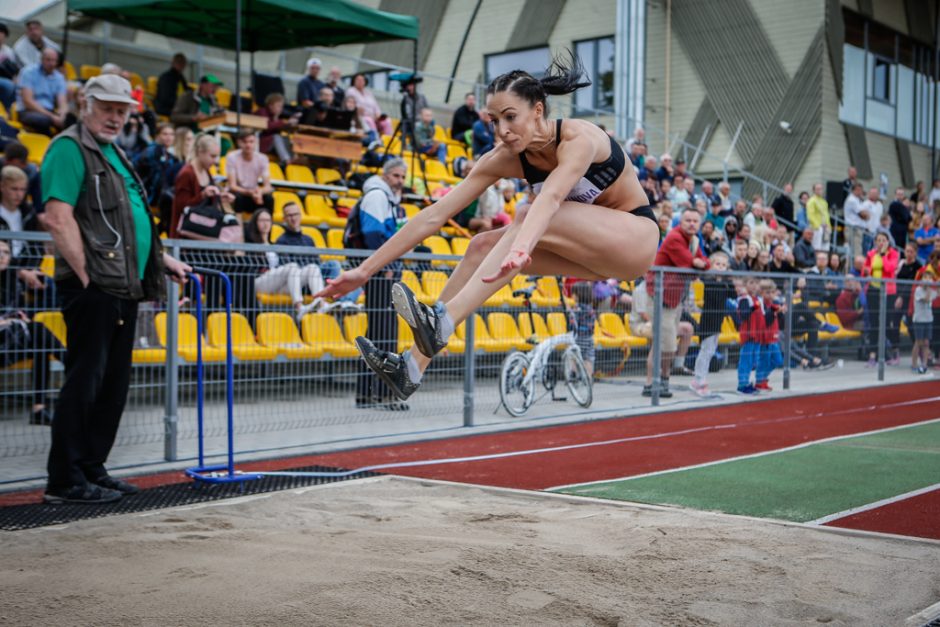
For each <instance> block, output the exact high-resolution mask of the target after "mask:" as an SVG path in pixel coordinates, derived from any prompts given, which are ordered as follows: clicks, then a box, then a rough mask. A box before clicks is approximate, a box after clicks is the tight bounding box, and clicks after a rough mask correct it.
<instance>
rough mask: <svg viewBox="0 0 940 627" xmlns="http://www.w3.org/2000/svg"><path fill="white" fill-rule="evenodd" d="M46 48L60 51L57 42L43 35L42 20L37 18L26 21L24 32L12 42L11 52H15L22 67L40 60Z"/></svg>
mask: <svg viewBox="0 0 940 627" xmlns="http://www.w3.org/2000/svg"><path fill="white" fill-rule="evenodd" d="M46 48H52V49H53V50H55V51H56V52H60V53H61V52H62V49H61V48H59V46H58V44H56V43H55V42H54V41H52V40H51V39H49V38H48V37H46V36H45V35H43V32H42V22H40V21H39V20H30V21H28V22H26V33H25V34H24V35H23V36H22V37H20V38H19V39H17V40H16V43H15V44H13V52H15V53H16V58H17V59H18V60H19V62H20V65H22V66H23V67H26V66H27V65H35V64H37V63H39V62H40V61H42V51H43V50H45V49H46Z"/></svg>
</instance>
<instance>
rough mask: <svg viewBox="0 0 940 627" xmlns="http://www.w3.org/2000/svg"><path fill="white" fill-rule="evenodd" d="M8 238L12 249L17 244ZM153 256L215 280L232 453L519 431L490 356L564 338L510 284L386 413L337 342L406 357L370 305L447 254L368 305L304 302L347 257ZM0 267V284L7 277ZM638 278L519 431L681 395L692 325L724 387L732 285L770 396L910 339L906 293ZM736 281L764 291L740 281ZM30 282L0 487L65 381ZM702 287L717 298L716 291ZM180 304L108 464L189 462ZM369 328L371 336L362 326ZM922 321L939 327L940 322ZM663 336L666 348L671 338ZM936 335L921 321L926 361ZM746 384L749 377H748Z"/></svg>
mask: <svg viewBox="0 0 940 627" xmlns="http://www.w3.org/2000/svg"><path fill="white" fill-rule="evenodd" d="M11 236H12V234H10V233H9V232H4V233H0V240H7V241H10V238H11ZM15 237H16V238H18V239H19V238H22V239H21V241H22V242H23V246H29V247H32V253H31V254H32V255H33V258H34V259H36V258H42V255H43V254H44V253H49V252H50V250H49V248H48V247H49V246H50V245H51V243H50V242H49V241H48V237H47V236H46V235H45V234H18V235H16V236H15ZM327 237H328V238H329V237H332V236H331V235H329V234H327ZM11 243H13V245H14V246H15V247H17V248H18V246H19V245H18V244H17V243H16V242H11ZM167 246H168V250H169V251H170V252H171V253H172V254H174V255H176V256H178V257H180V258H182V259H184V260H186V261H188V262H190V263H193V264H195V265H197V266H202V267H210V268H214V269H217V270H221V271H223V272H225V273H227V274H228V275H229V276H230V277H231V280H232V284H233V301H234V302H233V311H234V312H235V313H234V320H233V332H232V336H233V344H234V354H235V370H234V373H235V386H234V390H235V416H234V419H235V429H236V436H235V444H236V449H237V451H238V452H240V453H242V454H244V453H247V452H255V453H260V452H262V451H271V452H272V454H275V453H277V452H280V453H285V452H287V451H289V450H290V449H291V448H294V447H303V446H311V445H322V444H325V443H338V442H342V443H345V445H352V443H353V442H355V441H356V440H363V441H367V440H369V439H372V438H378V437H381V436H388V435H396V436H402V435H406V434H412V435H414V437H419V435H420V434H427V433H431V432H437V433H440V432H444V431H447V430H452V429H458V428H461V427H466V426H482V425H498V424H501V423H507V422H511V421H518V420H519V419H517V418H512V417H511V416H509V415H508V413H507V412H506V411H505V410H503V409H500V408H499V403H500V394H499V373H500V368H501V364H502V363H503V360H504V359H505V358H506V356H507V355H508V354H510V353H511V352H512V351H516V350H522V351H527V350H530V349H531V347H532V341H538V340H539V339H544V337H546V336H548V335H555V334H559V333H562V332H564V331H566V330H567V329H568V328H569V327H568V324H569V317H568V314H567V313H566V307H564V306H563V305H562V301H561V291H560V290H561V289H562V287H561V286H560V285H559V283H558V281H557V279H556V278H555V277H542V278H534V277H533V278H531V280H530V279H527V278H525V277H517V279H515V280H514V282H513V284H512V285H511V286H507V287H505V288H503V289H502V290H500V291H499V292H498V293H497V294H496V295H494V296H493V297H492V298H491V299H490V300H489V301H487V303H486V304H485V305H484V306H483V307H482V308H481V309H480V310H479V311H478V314H477V316H475V317H474V318H473V319H470V320H468V321H467V322H466V323H464V324H463V325H461V327H460V328H458V330H457V333H456V334H455V337H454V338H452V340H451V342H450V344H449V346H448V348H447V350H446V351H445V353H444V354H443V355H441V356H440V357H439V358H437V359H435V360H434V362H433V364H432V366H431V367H430V369H429V370H428V372H427V373H426V375H425V378H424V381H423V383H422V387H421V389H420V390H419V391H418V392H417V393H416V394H415V395H414V396H413V397H412V398H411V399H409V400H408V401H407V402H406V403H395V402H392V399H390V398H388V397H387V396H384V393H383V392H382V391H381V389H380V388H379V387H374V388H371V389H370V387H369V386H370V385H373V383H370V381H372V379H373V377H372V376H371V375H369V374H368V373H367V372H366V371H365V370H364V366H363V365H362V362H361V361H360V360H359V358H358V354H357V352H356V350H355V348H354V347H353V345H352V343H351V342H352V340H353V339H354V338H355V337H356V336H357V335H362V334H366V335H368V336H369V337H371V338H373V339H376V338H382V337H384V338H385V339H386V340H387V341H388V342H387V346H388V347H389V348H390V349H391V350H403V349H405V348H407V347H409V346H410V345H411V343H412V339H411V335H410V330H409V329H408V328H407V326H406V325H405V324H404V323H403V322H401V321H398V322H399V323H398V324H397V325H396V324H395V316H394V314H392V313H390V311H391V310H390V309H389V307H388V302H384V303H383V300H384V299H386V298H387V294H388V291H389V288H390V285H391V283H392V282H393V281H394V280H398V279H400V280H403V281H404V282H406V283H407V284H408V285H409V286H410V287H412V289H413V290H414V291H415V292H416V293H417V294H418V296H419V298H421V299H423V300H424V301H425V302H428V303H433V302H434V301H435V300H436V298H437V296H438V295H439V294H440V291H441V289H442V288H443V286H444V283H445V282H446V281H447V280H448V277H449V276H450V274H451V273H452V271H453V269H454V267H455V266H456V264H457V262H458V261H459V259H460V258H459V257H455V256H444V255H440V254H428V253H414V254H411V255H409V256H407V257H406V258H405V259H404V260H403V262H402V264H401V265H400V266H396V267H395V268H394V269H392V270H391V271H390V273H388V276H386V275H385V274H384V273H383V275H382V276H378V277H376V278H374V279H373V280H372V281H370V283H368V284H367V286H366V289H367V290H371V291H372V292H371V295H370V297H369V299H368V301H367V300H366V295H365V294H353V295H352V296H351V297H350V298H348V299H346V300H343V301H340V302H338V303H314V302H312V301H311V298H310V294H311V292H312V290H315V289H317V285H319V283H318V281H320V280H321V277H322V276H330V275H331V273H335V272H339V271H341V270H342V269H345V268H348V267H350V265H351V264H354V263H355V262H356V254H355V253H354V252H352V251H348V250H337V249H335V248H316V249H312V248H296V247H283V246H257V245H234V244H221V243H215V242H191V241H168V242H167ZM20 250H22V249H20ZM271 253H276V254H277V256H278V261H279V263H280V265H281V266H285V265H287V264H290V266H289V269H288V270H286V271H282V274H283V275H284V276H282V277H280V278H279V279H277V277H273V275H272V276H269V278H268V279H261V280H259V277H264V276H265V275H266V274H268V273H267V272H264V273H263V271H264V269H266V268H268V267H269V265H270V258H269V257H270V254H271ZM37 256H38V257H37ZM23 259H24V258H23V254H22V252H21V254H20V256H19V257H14V259H13V265H14V267H15V266H16V264H17V263H20V264H21V265H22V261H23ZM46 263H48V262H46ZM27 265H28V264H27ZM0 266H2V257H0ZM311 267H312V268H314V269H316V270H310V268H311ZM0 269H2V268H0ZM47 269H48V268H47ZM3 271H4V272H5V273H6V274H4V277H5V279H4V280H8V279H9V277H10V276H11V275H10V272H15V270H3ZM269 272H270V271H269ZM652 276H653V277H654V278H653V279H652V280H651V283H650V285H652V286H653V287H652V289H648V286H647V284H646V283H641V282H640V280H638V281H637V282H629V283H628V282H616V281H611V282H608V283H606V284H599V285H596V286H594V288H593V289H594V291H593V292H592V295H591V296H590V298H588V299H587V300H589V301H590V303H591V305H592V307H593V309H594V312H595V315H596V319H597V325H596V328H595V331H594V346H595V350H594V352H595V354H594V355H593V356H590V357H593V366H594V371H595V384H594V404H593V405H592V407H590V408H589V409H581V408H579V407H577V406H576V405H575V404H574V403H573V402H553V401H552V400H551V396H552V395H551V394H548V391H547V390H545V392H544V397H543V398H542V399H540V400H539V402H537V403H536V404H535V405H534V406H533V407H532V409H531V410H530V412H529V414H528V415H527V416H526V418H527V419H528V418H531V419H549V418H554V419H568V420H579V419H589V418H595V417H602V416H610V415H617V414H622V413H624V412H627V411H635V410H637V409H639V408H642V407H648V406H650V405H659V404H661V403H666V402H677V401H679V400H681V401H682V402H688V401H690V400H692V399H695V398H696V395H695V393H694V392H693V391H691V390H690V389H689V385H690V383H692V382H693V381H694V380H695V379H694V378H692V377H691V372H692V371H694V370H695V361H696V357H697V355H698V353H699V352H700V351H701V350H702V348H703V345H704V344H705V339H706V338H705V336H706V335H707V334H708V331H709V329H708V328H706V327H707V326H708V325H709V324H711V326H712V327H713V328H712V329H711V330H714V320H715V319H717V320H718V323H717V324H718V327H717V328H718V339H717V342H714V340H713V341H712V342H714V343H716V344H717V346H716V348H717V351H716V356H715V357H713V358H712V359H711V360H708V361H707V362H706V363H705V365H706V368H705V372H708V375H707V377H708V379H707V380H708V381H709V382H710V383H711V385H712V388H713V389H718V390H719V391H720V392H722V393H732V394H733V393H735V391H736V387H737V385H736V383H737V375H736V371H737V369H738V364H739V362H740V360H741V359H742V349H743V347H744V346H745V344H744V343H743V342H742V338H741V335H740V331H741V330H742V329H743V328H745V327H746V325H747V322H746V320H747V315H753V314H748V312H743V311H742V310H741V308H740V307H739V306H738V299H739V297H740V296H742V295H743V292H744V291H745V290H748V289H751V291H752V294H753V296H754V297H755V298H756V297H760V298H762V299H763V300H765V301H766V307H767V308H768V309H769V308H773V309H774V310H775V314H774V316H773V317H774V319H775V320H776V321H777V324H778V325H779V338H775V337H771V338H769V339H768V340H766V341H765V342H764V343H765V344H775V345H776V346H778V347H779V351H780V355H781V356H782V357H783V360H782V363H781V364H778V366H779V367H778V368H777V369H776V370H775V371H774V373H773V375H771V377H770V382H771V384H772V385H773V386H774V387H779V386H781V385H782V387H783V388H792V387H793V379H792V378H791V373H792V371H793V370H794V369H803V368H807V369H813V370H818V375H817V374H816V373H814V375H813V378H814V380H816V381H819V380H825V378H826V377H829V376H835V375H832V374H830V373H831V372H842V371H840V370H839V369H838V368H834V367H833V366H834V365H835V364H842V365H846V367H849V366H851V367H857V368H858V369H859V371H858V372H859V375H858V376H861V377H870V380H871V381H872V382H875V381H876V380H881V379H883V378H884V377H885V372H886V369H887V368H890V367H895V368H899V369H900V368H904V369H906V368H907V367H908V363H909V362H908V359H909V356H910V348H911V343H912V337H913V332H912V328H913V325H912V324H911V322H910V316H909V314H908V307H909V303H910V291H911V289H912V288H913V284H912V283H910V282H904V281H893V280H892V281H888V280H884V279H872V278H858V277H852V276H842V275H838V276H820V275H817V274H812V273H807V274H774V273H727V274H725V275H723V276H722V277H721V281H716V279H717V278H718V275H717V274H715V273H712V272H710V273H704V274H703V273H699V272H695V271H690V270H678V269H674V268H654V270H653V271H652ZM752 278H757V279H763V280H765V281H770V283H765V284H763V285H762V284H760V283H757V284H751V283H750V282H749V279H752ZM274 279H277V280H274ZM702 279H704V281H703V280H702ZM44 284H45V286H46V287H45V288H44V289H41V290H37V289H25V290H24V291H23V293H21V294H20V295H19V296H18V300H17V301H15V302H5V303H4V308H5V310H6V311H7V313H8V315H10V314H13V312H16V311H22V312H23V316H22V317H21V318H22V319H23V320H24V323H25V322H26V321H27V320H28V321H31V322H33V323H35V324H33V325H32V326H31V327H30V328H31V329H32V330H33V332H34V333H35V332H36V331H35V328H36V327H42V328H44V329H48V330H49V331H50V332H51V334H52V335H53V336H54V337H55V338H58V340H59V342H54V341H53V340H48V338H46V340H44V341H45V342H46V343H33V344H29V345H26V346H25V347H20V348H16V349H7V350H6V351H5V352H3V351H2V350H0V358H2V362H0V363H2V364H4V367H3V368H2V370H0V378H2V387H0V469H3V475H5V476H2V477H0V482H2V483H9V482H12V481H18V480H23V479H27V478H38V477H39V476H41V474H42V469H43V467H44V455H45V452H46V451H47V449H48V445H49V429H48V427H46V426H43V425H41V424H31V421H30V418H31V417H32V416H33V413H32V409H33V407H34V405H36V404H39V403H45V404H46V405H47V406H48V407H50V408H54V403H55V397H56V391H57V390H58V388H59V387H60V386H61V383H62V379H63V376H64V369H63V367H62V361H61V360H62V355H63V350H62V345H64V344H65V343H66V342H67V333H81V329H68V331H67V332H66V329H65V325H64V320H63V318H62V315H61V313H60V312H59V311H58V309H57V306H56V305H55V297H54V294H52V292H53V291H54V289H55V287H54V283H53V282H52V281H51V280H49V279H47V280H45V283H44ZM201 285H202V287H203V290H204V296H203V318H204V322H205V325H206V329H207V332H206V336H205V338H204V340H205V344H204V346H205V348H204V358H205V359H204V362H205V377H204V383H205V426H206V431H205V433H206V436H207V439H206V451H207V453H208V454H217V453H220V452H222V451H223V450H224V447H225V443H226V440H225V432H226V403H225V368H224V354H225V351H224V350H222V349H221V348H220V347H223V346H224V345H225V325H224V313H223V312H224V303H223V301H222V299H221V294H222V291H221V290H220V287H219V285H220V284H219V283H218V280H217V279H215V278H213V277H211V276H205V277H203V280H202V282H201ZM526 285H534V286H535V287H536V289H535V290H534V292H533V293H532V297H531V299H528V302H527V299H526V297H525V296H524V295H523V294H522V293H521V292H519V291H518V290H520V289H522V288H524V287H525V286H526ZM298 289H299V290H300V291H299V292H298V291H297V290H298ZM292 290H293V293H292ZM676 290H679V291H680V292H681V294H678V292H677V291H676ZM715 290H719V291H721V294H723V295H724V296H720V295H719V296H716V295H715V294H716V293H717V292H715ZM755 290H756V291H755ZM895 290H897V293H895ZM383 294H385V295H386V296H383ZM716 298H717V300H716ZM584 299H585V297H584V295H582V300H584ZM295 301H296V302H295ZM367 304H368V305H369V307H366V305H367ZM194 305H195V304H194V302H193V292H192V289H191V287H190V288H187V287H183V288H179V287H178V286H176V285H175V284H171V285H170V288H169V297H168V299H167V301H166V302H165V303H141V306H140V314H139V319H138V327H137V340H136V343H135V349H134V360H133V372H132V377H131V387H130V392H129V396H128V403H127V408H126V411H125V413H124V417H123V419H122V423H121V428H120V431H119V433H118V438H117V443H116V446H115V449H114V452H113V453H112V460H113V461H114V463H115V464H116V465H118V466H124V467H128V466H142V465H146V464H151V463H157V462H161V461H164V460H169V461H173V460H179V459H189V458H192V457H193V456H194V455H195V450H196V417H195V416H196V366H195V342H196V322H197V321H196V311H195V306H194ZM298 306H300V307H303V309H301V310H298ZM584 306H585V303H584V302H580V303H579V302H575V300H574V299H572V300H569V301H568V304H567V309H572V310H574V311H578V310H581V309H583V308H584ZM383 312H385V313H384V317H383ZM708 318H711V319H712V323H708V321H707V319H708ZM370 320H371V321H372V322H373V324H375V325H376V326H375V327H374V328H371V329H368V330H367V325H368V323H369V321H370ZM935 320H940V312H937V315H936V317H935ZM703 325H704V326H703ZM672 334H675V336H677V338H678V339H677V341H675V342H673V341H672V340H671V339H669V336H670V335H672ZM2 337H3V335H2V332H0V338H2ZM527 340H531V341H527ZM938 340H940V333H938V327H937V324H936V323H934V326H933V328H932V340H931V342H932V348H933V350H934V351H935V354H936V351H937V350H938V348H940V347H938V346H937V342H938ZM59 343H61V345H60V344H59ZM3 346H5V345H4V344H2V343H0V347H3ZM174 346H175V347H177V349H176V350H172V347H174ZM664 351H668V352H664ZM745 352H746V351H745ZM673 357H674V359H673ZM902 357H903V359H904V363H903V364H902V363H901V362H900V359H901V358H902ZM46 358H48V359H46ZM870 358H871V359H870ZM46 362H48V363H49V373H48V377H46V376H45V375H44V373H40V374H34V370H35V369H34V368H33V364H39V366H40V368H39V369H40V370H41V369H42V368H41V366H42V365H43V364H44V363H46ZM703 362H704V360H703ZM665 365H668V367H665ZM863 366H871V368H870V370H868V369H866V368H864V367H863ZM828 368H832V370H831V371H830V370H827V369H828ZM843 376H844V372H843ZM747 378H748V381H749V382H752V383H757V382H758V381H756V380H755V378H754V376H753V375H751V374H750V373H748V374H747ZM647 386H648V387H647ZM559 396H563V394H559ZM670 399H672V400H670Z"/></svg>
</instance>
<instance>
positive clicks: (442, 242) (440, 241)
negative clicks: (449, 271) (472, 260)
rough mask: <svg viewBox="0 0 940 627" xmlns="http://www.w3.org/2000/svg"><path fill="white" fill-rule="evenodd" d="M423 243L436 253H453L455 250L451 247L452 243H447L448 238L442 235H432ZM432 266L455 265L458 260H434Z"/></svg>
mask: <svg viewBox="0 0 940 627" xmlns="http://www.w3.org/2000/svg"><path fill="white" fill-rule="evenodd" d="M423 244H424V245H425V246H427V247H428V248H430V249H431V252H432V253H433V254H435V255H452V254H453V251H451V249H450V245H449V244H448V243H447V240H446V239H444V238H443V237H441V236H440V235H432V236H430V237H428V238H427V239H425V240H424V242H423ZM431 265H432V266H444V265H447V266H455V265H457V262H455V261H432V262H431Z"/></svg>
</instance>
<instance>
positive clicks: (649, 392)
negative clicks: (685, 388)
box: [642, 383, 672, 398]
mask: <svg viewBox="0 0 940 627" xmlns="http://www.w3.org/2000/svg"><path fill="white" fill-rule="evenodd" d="M642 394H643V396H647V397H651V396H653V386H652V385H644V386H643V392H642ZM659 398H672V392H670V391H669V384H668V383H663V384H660V388H659Z"/></svg>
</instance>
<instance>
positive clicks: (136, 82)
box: [130, 72, 144, 89]
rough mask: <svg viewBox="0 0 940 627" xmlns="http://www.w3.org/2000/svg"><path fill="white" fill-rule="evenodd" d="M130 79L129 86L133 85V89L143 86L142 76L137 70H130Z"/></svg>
mask: <svg viewBox="0 0 940 627" xmlns="http://www.w3.org/2000/svg"><path fill="white" fill-rule="evenodd" d="M130 80H131V87H134V88H135V89H136V88H137V87H143V86H144V77H143V76H141V75H140V74H138V73H137V72H131V79H130Z"/></svg>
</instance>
